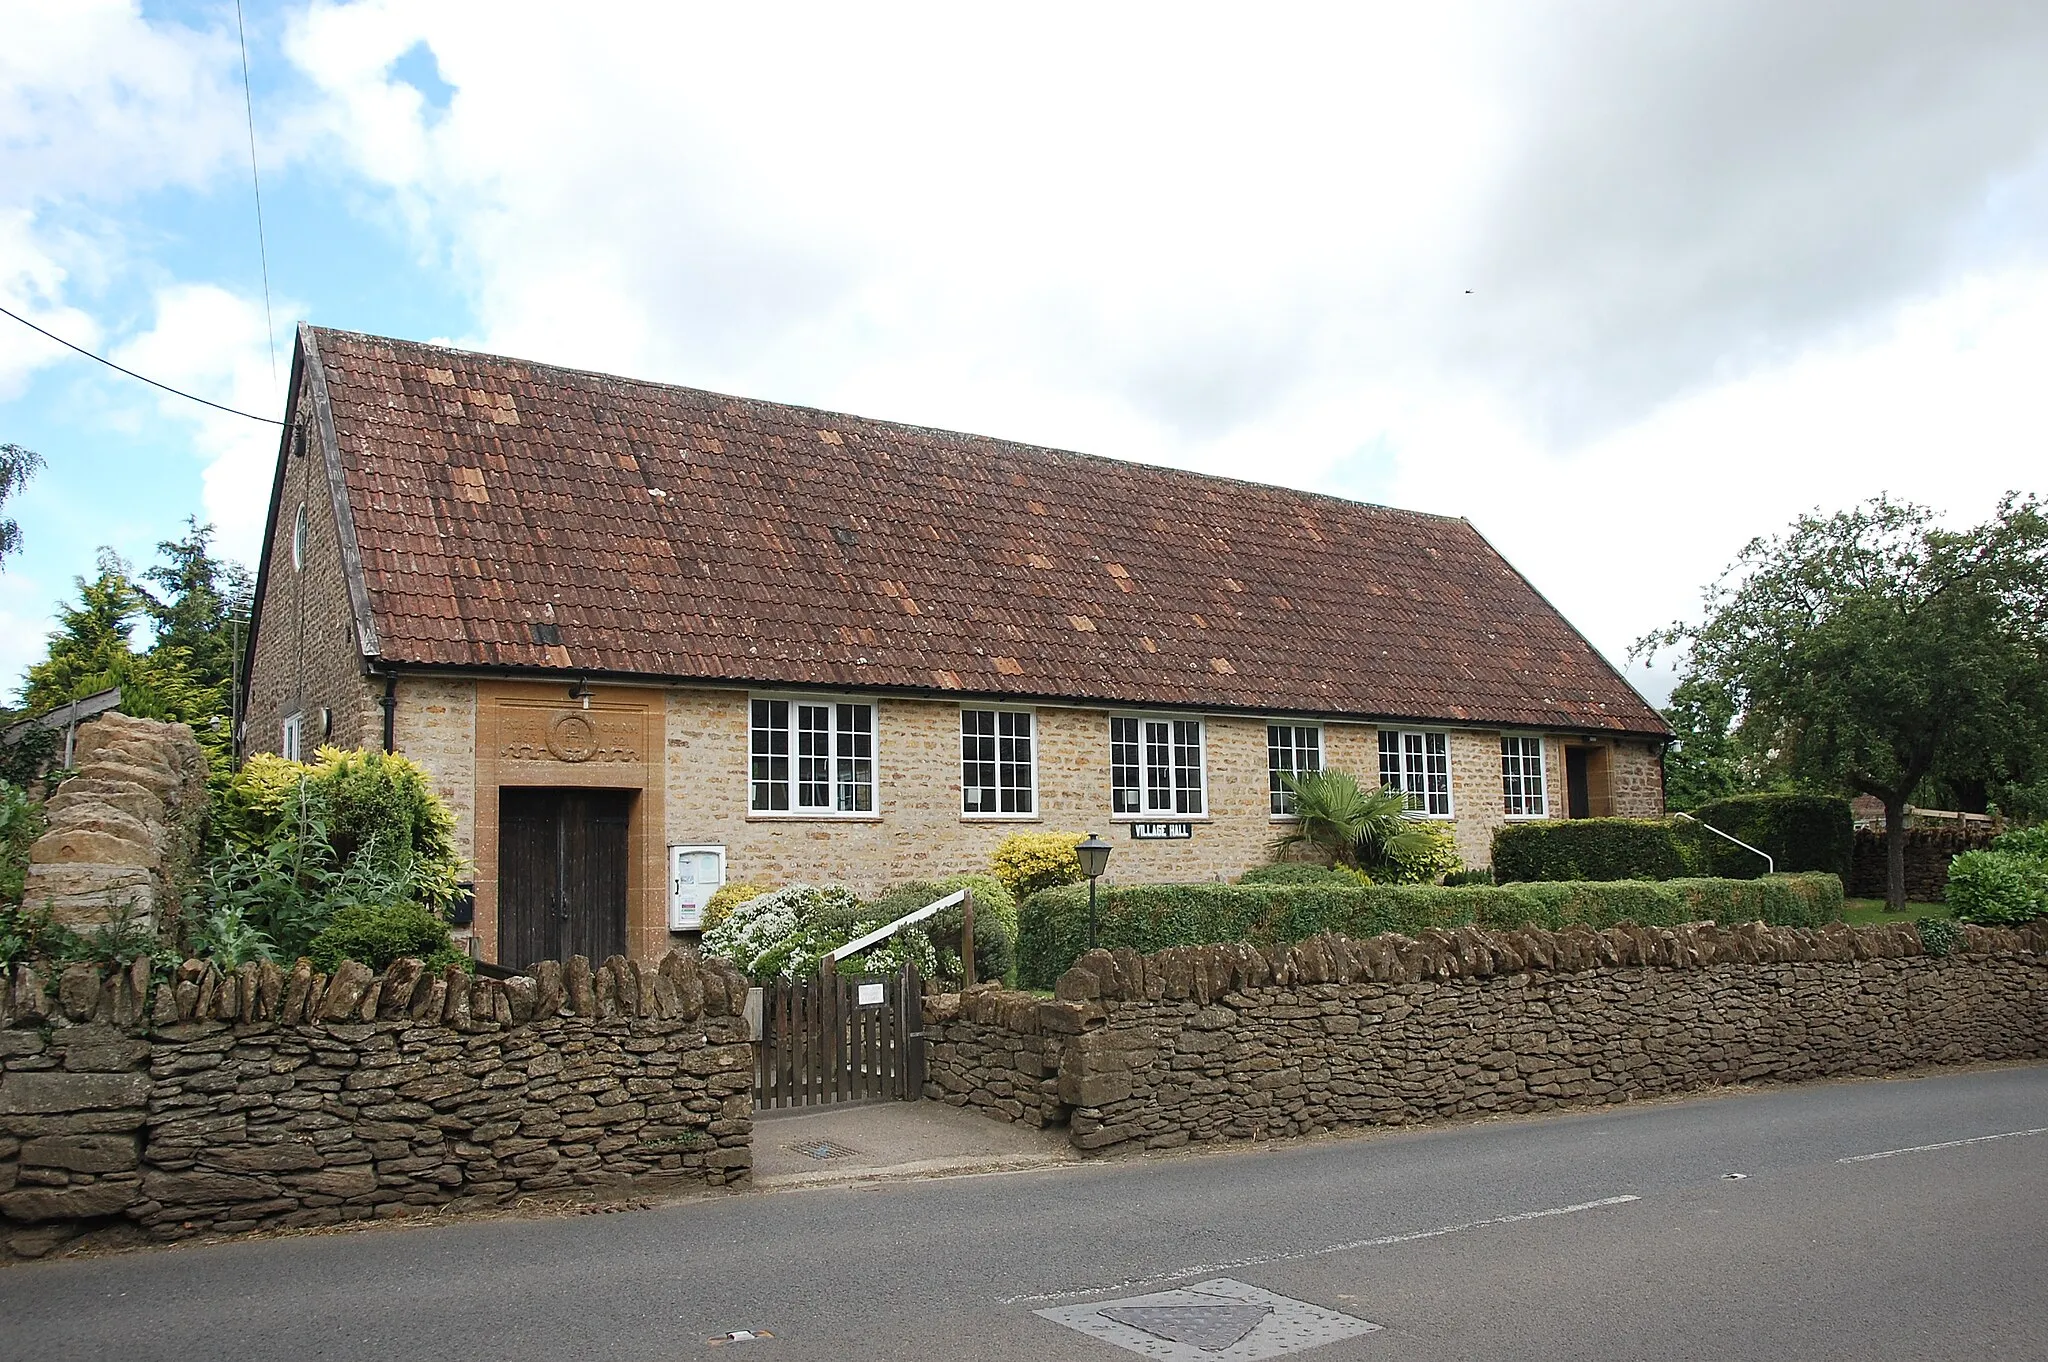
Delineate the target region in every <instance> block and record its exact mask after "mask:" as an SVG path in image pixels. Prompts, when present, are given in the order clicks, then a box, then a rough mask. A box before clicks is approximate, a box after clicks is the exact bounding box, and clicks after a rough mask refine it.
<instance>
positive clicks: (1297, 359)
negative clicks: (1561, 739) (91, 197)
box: [289, 0, 2048, 658]
mask: <svg viewBox="0 0 2048 1362" xmlns="http://www.w3.org/2000/svg"><path fill="white" fill-rule="evenodd" d="M622 38H623V39H625V40H622ZM421 43H424V44H425V45H426V47H427V48H428V49H429V50H431V52H432V54H433V56H434V57H435V59H436V61H437V63H438V67H439V70H440V73H441V75H442V77H443V79H444V80H445V81H446V82H448V84H450V85H452V86H453V87H454V88H455V91H456V93H455V95H454V98H453V100H452V102H451V103H450V104H449V106H448V107H447V108H446V110H445V111H442V110H435V109H432V108H430V107H429V101H428V100H427V99H425V98H424V97H423V96H422V94H421V92H419V91H417V90H415V89H413V88H412V87H411V86H410V85H407V84H405V83H404V82H402V81H400V80H398V79H396V78H395V76H394V75H393V73H392V63H393V62H394V61H395V60H396V59H397V58H399V57H400V55H401V54H403V53H406V52H408V51H409V50H411V49H412V48H414V46H415V45H417V44H421ZM289 50H290V52H291V53H292V55H293V58H294V60H296V61H297V62H298V63H299V64H300V65H301V67H302V68H303V69H304V71H305V72H306V73H307V75H308V77H309V78H310V79H311V80H312V82H313V83H314V84H315V85H316V86H317V87H318V89H319V91H320V92H321V94H322V96H323V97H324V99H325V101H326V102H325V105H324V108H321V107H318V106H317V105H316V108H315V112H314V114H312V115H309V117H313V118H318V119H323V120H324V123H325V126H326V129H327V135H328V136H329V137H330V138H331V139H332V141H333V144H334V145H335V147H336V148H338V150H339V151H340V154H341V156H342V157H343V158H345V159H346V161H347V163H348V164H350V165H352V166H353V167H354V168H355V171H356V173H357V174H358V175H360V176H361V177H363V178H364V179H365V180H367V181H369V182H371V183H374V184H378V185H381V186H383V187H384V188H385V189H386V190H387V191H388V192H389V194H390V195H391V198H392V201H393V202H394V203H395V204H396V205H397V206H398V207H399V209H400V210H401V212H402V213H403V214H404V217H405V220H406V221H407V222H409V223H410V224H411V225H412V229H413V230H414V231H415V232H416V233H417V234H418V238H417V239H418V244H419V246H420V249H421V251H422V252H423V254H424V255H425V256H428V257H431V258H435V259H445V260H446V261H447V262H448V264H449V267H450V268H452V269H453V270H454V271H455V273H456V276H457V278H458V279H460V280H461V281H462V282H463V284H464V287H465V288H466V289H467V291H468V293H469V296H470V298H471V300H472V302H473V305H474V309H475V313H476V318H477V325H476V327H475V329H474V331H473V333H471V334H469V335H467V336H465V337H461V338H458V339H460V340H462V341H465V342H467V343H474V344H480V345H483V346H486V347H489V348H496V349H502V350H506V351H510V352H512V353H518V354H526V355H532V356H536V357H542V358H548V359H553V360H557V361H560V362H566V363H574V364H583V365H588V366H591V367H595V368H604V369H612V370H616V371H621V372H627V373H633V374H638V375H643V376H648V377H657V378H665V379H669V380H673V381H680V382H690V383H696V384H701V385H703V386H709V387H716V388H724V389H728V390H733V391H739V392H744V393H748V394H751V395H757V396H762V397H769V398H778V399H785V400H796V401H808V402H815V403H818V404H821V405H830V406H840V407H846V408H851V409H853V410H858V411H862V412H865V413H868V414H872V415H879V416H893V417H897V418H901V419H909V420H916V421H922V422H927V423H931V424H944V425H953V426H959V427H964V428H968V429H974V430H980V431H986V432H989V433H994V434H1001V435H1007V436H1012V437H1016V438H1024V439H1038V440H1043V441H1046V442H1049V443H1059V444H1066V445H1071V446H1075V447H1080V448H1085V449H1090V450H1093V451H1096V452H1101V453H1111V454H1118V455H1123V456H1126V457H1137V458H1148V459H1155V460H1160V461H1166V462H1172V463H1177V464H1183V465H1188V466H1193V467H1199V468H1203V469H1206V470H1209V471H1215V472H1224V473H1232V474H1237V475H1240V476H1251V477H1257V478H1261V479H1267V480H1278V481H1285V482H1290V483H1296V484H1300V485H1307V486H1316V487H1322V488H1326V489H1329V490H1333V491H1338V492H1342V493H1346V494H1351V495H1359V496H1365V497H1370V498H1379V499H1387V500H1392V501H1395V502H1397V503H1404V504H1412V505H1418V506H1424V507H1428V508H1430V509H1438V510H1445V511H1450V512H1454V513H1459V514H1465V515H1468V516H1469V517H1470V518H1472V519H1473V520H1474V522H1475V523H1477V524H1478V525H1479V526H1480V527H1481V528H1482V529H1483V530H1485V531H1486V532H1487V533H1488V534H1489V536H1490V537H1492V538H1493V539H1494V540H1495V542H1496V543H1498V544H1499V545H1500V546H1501V547H1502V548H1503V550H1504V551H1505V552H1507V553H1508V555H1509V556H1510V557H1511V558H1512V559H1514V560H1515V561H1516V562H1517V563H1518V564H1519V565H1521V566H1522V567H1523V568H1524V569H1525V570H1526V571H1528V572H1529V574H1530V575H1531V576H1532V578H1534V579H1535V580H1536V582H1537V583H1538V584H1539V585H1540V586H1542V587H1543V588H1544V589H1545V590H1546V591H1548V592H1550V593H1551V594H1552V596H1553V597H1554V598H1555V599H1556V600H1557V601H1558V603H1559V604H1560V606H1561V607H1563V608H1564V609H1565V611H1566V613H1567V614H1569V615H1570V616H1572V617H1573V618H1574V619H1575V620H1577V621H1578V622H1580V623H1581V624H1582V625H1583V626H1584V627H1585V628H1586V630H1587V631H1588V633H1589V634H1591V635H1592V636H1593V637H1594V639H1595V640H1596V641H1597V642H1598V643H1600V644H1601V645H1602V646H1603V647H1604V648H1605V649H1606V650H1607V651H1608V652H1609V653H1610V654H1612V655H1615V656H1617V658H1618V656H1619V654H1620V652H1621V651H1622V649H1623V648H1625V646H1626V644H1627V642H1628V641H1629V640H1630V639H1631V638H1633V637H1634V636H1636V635H1637V634H1639V633H1641V632H1643V631H1644V630H1646V629H1648V628H1650V627H1652V626H1654V625H1657V624H1659V623H1662V622H1664V621H1665V620H1667V619H1669V618H1671V617H1672V616H1673V615H1675V614H1679V613H1682V612H1684V611H1685V610H1687V609H1688V608H1689V607H1690V606H1691V604H1692V603H1693V601H1694V600H1695V598H1696V593H1697V590H1698V587H1699V586H1700V585H1701V584H1702V583H1703V582H1704V581H1705V580H1707V579H1708V578H1709V577H1711V576H1712V575H1713V573H1714V572H1716V571H1717V570H1718V569H1719V568H1720V567H1721V566H1722V565H1723V564H1724V563H1725V562H1726V561H1727V560H1728V558H1729V557H1730V556H1731V555H1732V553H1733V552H1734V551H1735V549H1736V548H1738V547H1739V546H1740V544H1741V543H1742V542H1743V541H1744V540H1746V539H1747V538H1749V537H1750V536H1751V535H1753V534H1757V533H1766V532H1770V531H1772V530H1774V529H1776V528H1778V527H1780V526H1782V525H1783V524H1784V523H1785V521H1786V520H1787V519H1788V518H1789V517H1790V516H1791V515H1792V514H1794V513H1796V512H1797V511H1798V510H1800V509H1803V508H1806V507H1809V506H1813V505H1824V506H1831V507H1832V506H1840V505H1843V504H1845V503H1847V502H1849V501H1852V500H1856V499H1859V498H1861V497H1863V496H1865V495H1868V494H1870V493H1872V492H1875V491H1877V490H1879V489H1889V490H1892V491H1894V492H1895V493H1899V494H1902V495H1908V496H1914V497H1917V498H1919V499H1922V500H1926V501H1929V502H1932V503H1934V504H1936V505H1940V506H1944V507H1947V508H1950V509H1951V510H1952V511H1954V513H1955V514H1957V515H1959V516H1965V517H1974V516H1977V515H1981V514H1982V513H1983V512H1984V510H1985V509H1986V508H1987V507H1988V505H1989V501H1990V498H1991V497H1992V496H1994V495H1995V494H1996V492H1997V491H1998V490H2002V489H2003V488H2004V487H2005V486H2007V485H2012V484H2022V483H2026V482H2028V481H2033V482H2035V483H2038V481H2039V475H2038V473H2037V472H2036V471H2034V470H2035V469H2036V468H2037V466H2038V462H2039V455H2040V450H2041V437H2042V435H2043V433H2044V432H2043V423H2042V417H2041V413H2040V411H2039V410H2038V408H2037V406H2036V405H2035V403H2034V402H2033V401H2032V400H2031V399H2030V398H2029V397H2028V396H2027V395H2026V394H2027V393H2028V392H2029V390H2030V389H2031V388H2032V387H2035V386H2038V384H2037V382H2035V381H2034V375H2033V373H2032V369H2031V367H2030V358H2029V357H2030V356H2038V354H2040V353H2042V348H2041V341H2042V340H2043V339H2044V338H2048V337H2044V332H2048V320H2044V319H2048V291H2044V288H2043V286H2042V282H2041V281H2042V275H2041V273H2040V271H2041V258H2040V254H2039V252H2040V243H2041V241H2042V240H2043V239H2044V236H2043V233H2042V231H2041V228H2042V226H2043V223H2044V219H2043V213H2044V208H2048V105H2044V104H2043V102H2042V101H2041V100H2040V99H2039V94H2038V92H2039V91H2040V90H2041V89H2042V88H2048V11H2042V10H2041V9H2039V8H2038V7H2026V6H1993V5H1984V6H1962V7H1958V6H1954V5H1932V4H1920V3H1890V4H1873V3H1868V2H1867V0H1854V3H1849V2H1848V0H1843V2H1842V3H1833V4H1820V3H1816V4H1810V5H1805V6H1801V7H1798V8H1797V9H1787V8H1786V7H1784V6H1782V5H1778V4H1770V3H1761V2H1756V3H1730V4H1721V5H1715V6H1710V7H1704V8H1696V9H1691V10H1671V9H1659V10H1656V11H1654V12H1646V11H1643V10H1642V9H1641V8H1640V7H1638V6H1634V5H1629V4H1607V5H1599V4H1595V5H1582V6H1573V7H1568V8H1561V9H1560V8H1547V9H1543V10H1540V11H1532V10H1513V11H1503V10H1501V9H1499V8H1497V7H1487V8H1453V7H1426V8H1420V9H1418V8H1417V7H1414V6H1382V7H1374V8H1358V7H1347V8H1345V9H1342V10H1334V11H1326V12H1322V13H1316V12H1310V11H1281V12H1274V11H1270V10H1268V11H1262V12H1259V13H1258V15H1257V17H1256V18H1253V17H1251V12H1249V11H1245V10H1242V9H1220V8H1219V9H1205V8H1198V7H1188V6H1177V7H1173V8H1172V9H1170V10H1166V9H1161V10H1117V11H1108V12H1105V11H1104V10H1102V9H1101V7H1072V8H1062V7H1040V8H1036V9H1034V10H1033V11H1031V13H1030V15H1029V17H1028V19H1020V18H1018V17H1017V16H1016V15H1014V14H1012V13H1010V12H1004V11H991V10H981V11H974V10H961V9H960V8H958V7H948V8H932V9H919V10H896V11H892V12H889V13H877V12H876V11H874V10H872V9H861V10H848V9H846V8H844V7H836V8H831V7H827V8H817V9H808V10H807V9H792V8H788V7H777V8H775V9H772V10H770V9H765V8H760V7H752V8H750V7H733V6H725V7H717V8H710V7H706V8H704V9H702V10H693V9H685V8H681V7H675V6H670V5H658V6H647V7H642V8H640V9H637V10H612V11H608V12H607V16H606V20H605V21H604V22H602V23H599V22H592V21H591V20H590V18H589V17H588V16H587V15H584V14H581V13H575V14H571V13H569V12H566V11H563V10H561V9H560V8H559V7H554V6H538V5H535V6H508V5H504V4H490V5H481V4H464V3H454V2H453V0H450V3H442V4H435V5H427V6H423V5H416V4H406V5H399V4H397V3H385V2H381V0H372V2H371V3H364V4H356V5H349V6H335V5H326V4H319V5H315V6H314V7H313V8H312V9H311V10H310V11H309V12H308V13H307V15H306V17H305V18H304V20H303V21H302V22H301V23H299V24H298V25H297V26H296V27H295V28H294V30H293V33H292V37H291V39H290V41H289ZM1468 290H1470V291H1469V292H1468Z"/></svg>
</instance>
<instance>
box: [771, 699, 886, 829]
mask: <svg viewBox="0 0 2048 1362" xmlns="http://www.w3.org/2000/svg"><path fill="white" fill-rule="evenodd" d="M748 708H749V711H750V713H749V724H748V729H749V731H748V735H747V757H748V766H747V785H748V790H749V794H748V798H747V809H748V811H749V812H751V813H787V814H812V815H817V814H826V815H830V814H872V813H873V812H874V811H875V707H874V705H873V704H871V703H869V702H867V701H863V700H823V699H821V700H782V699H774V698H769V697H761V698H756V699H755V700H754V701H753V702H752V703H751V704H750V705H749V707H748Z"/></svg>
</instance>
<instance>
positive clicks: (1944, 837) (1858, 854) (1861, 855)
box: [1849, 828, 1998, 903]
mask: <svg viewBox="0 0 2048 1362" xmlns="http://www.w3.org/2000/svg"><path fill="white" fill-rule="evenodd" d="M1997 836H1998V834H1997V833H1996V832H1993V831H1992V830H1991V829H1989V828H1907V829H1906V901H1907V902H1909V903H1945V902H1947V900H1948V863H1949V862H1950V861H1951V860H1953V859H1954V858H1955V857H1957V856H1959V855H1961V854H1962V853H1963V852H1965V851H1982V850H1983V849H1984V848H1985V847H1988V846H1990V845H1991V843H1992V842H1993V840H1995V839H1996V838H1997ZM1849 867H1850V868H1849V897H1851V898H1858V899H1881V898H1883V897H1884V891H1885V885H1886V882H1887V880H1888V878H1889V876H1890V869H1889V867H1888V865H1887V864H1886V861H1885V834H1884V829H1882V828H1858V829H1856V845H1855V848H1854V850H1853V851H1852V852H1851V853H1850V862H1849Z"/></svg>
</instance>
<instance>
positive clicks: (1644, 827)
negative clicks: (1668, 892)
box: [1493, 818, 1755, 884]
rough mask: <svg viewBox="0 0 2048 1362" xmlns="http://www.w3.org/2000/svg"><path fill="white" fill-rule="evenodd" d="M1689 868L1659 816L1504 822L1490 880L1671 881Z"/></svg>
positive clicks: (1495, 841) (1682, 849) (1495, 842)
mask: <svg viewBox="0 0 2048 1362" xmlns="http://www.w3.org/2000/svg"><path fill="white" fill-rule="evenodd" d="M1751 859H1752V860H1754V859H1755V858H1754V857H1752V858H1751ZM1694 869H1695V867H1694V865H1692V864H1691V863H1689V862H1688V861H1687V859H1686V855H1685V847H1684V844H1683V843H1682V842H1681V840H1680V839H1679V838H1678V837H1677V836H1676V835H1674V834H1673V832H1672V825H1671V824H1670V823H1669V822H1667V821H1665V820H1663V819H1661V818H1573V819H1550V820H1545V821H1543V822H1535V823H1509V824H1507V825H1506V826H1504V827H1502V828H1500V829H1499V830H1497V831H1496V832H1495V833H1494V834H1493V878H1494V879H1495V880H1496V881H1498V882H1500V883H1501V884H1509V883H1513V882H1517V881H1533V880H1675V879H1677V878H1678V877H1679V876H1681V875H1685V874H1689V873H1692V872H1693V870H1694Z"/></svg>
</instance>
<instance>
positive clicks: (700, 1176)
mask: <svg viewBox="0 0 2048 1362" xmlns="http://www.w3.org/2000/svg"><path fill="white" fill-rule="evenodd" d="M0 985H4V987H0V1243H4V1245H5V1247H6V1248H7V1250H8V1251H9V1252H11V1253H12V1254H13V1255H15V1256H21V1257H35V1256H40V1255H41V1254H43V1253H47V1252H48V1251H50V1249H52V1248H53V1247H56V1246H58V1245H61V1244H63V1243H65V1242H66V1241H68V1240H70V1239H72V1238H74V1237H76V1236H77V1235H79V1234H80V1233H83V1232H86V1231H105V1232H108V1233H118V1232H120V1231H122V1230H123V1229H125V1230H126V1232H127V1233H130V1234H139V1235H146V1236H148V1237H153V1238H157V1239H175V1238H181V1237H184V1236H187V1235H192V1234H197V1233H234V1232H238V1231H243V1230H249V1229H255V1228H259V1227H291V1226H300V1225H318V1224H327V1223H334V1222H338V1221H342V1220H354V1219H366V1218H370V1217H373V1216H374V1217H388V1216H395V1215H405V1214H410V1213H414V1212H417V1211H420V1210H424V1209H430V1208H435V1207H448V1206H454V1207H466V1206H486V1205H500V1204H504V1203H505V1202H508V1201H510V1200H513V1199H516V1198H519V1197H524V1196H530V1195H564V1194H584V1195H623V1194H627V1193H630V1192H646V1191H653V1190H664V1189H670V1188H675V1187H678V1186H690V1185H697V1186H712V1187H716V1186H727V1185H732V1184H735V1183H742V1182H744V1181H745V1180H746V1179H747V1178H748V1177H749V1175H750V1173H751V1169H752V1164H753V1150H752V1140H753V1133H752V1132H753V1120H752V1118H753V1076H754V1051H753V1045H752V1043H751V1038H750V1030H749V1026H748V1023H747V1021H746V1019H745V1017H744V1016H743V1009H744V1006H745V1001H746V996H747V981H746V979H745V978H744V977H743V976H741V975H739V974H738V973H737V972H735V971H733V970H732V969H731V968H730V967H728V966H725V965H723V964H721V963H719V962H716V961H708V960H699V959H696V958H694V957H688V956H684V955H681V954H675V953H672V954H670V955H669V956H668V957H667V958H665V959H663V960H662V961H660V962H659V963H658V964H656V963H639V962H633V961H628V960H626V959H624V958H622V957H617V956H615V957H613V958H611V959H610V960H607V961H605V962H604V963H602V964H601V965H599V966H598V967H597V968H595V969H592V968H591V966H590V963H589V961H587V960H585V959H583V958H582V957H580V956H579V957H575V958H573V959H571V960H570V961H569V962H568V963H567V964H566V965H560V964H555V963H552V962H549V963H544V964H541V965H539V966H536V967H535V969H534V970H533V972H532V973H531V974H530V975H523V976H518V977H514V978H510V979H503V980H499V979H472V978H471V977H470V976H469V975H467V974H466V973H464V972H463V971H462V970H461V969H460V968H459V967H457V968H451V969H449V970H447V971H445V972H439V973H436V972H430V971H428V970H426V969H425V968H424V967H423V966H422V965H421V963H420V962H419V961H417V960H400V961H397V962H395V963H394V964H393V965H392V966H391V967H390V968H389V969H387V970H386V971H384V972H383V973H382V974H381V975H380V974H376V973H374V972H372V971H371V970H369V969H367V968H365V967H364V966H362V965H359V964H357V963H355V962H354V961H343V962H342V963H341V965H340V966H339V967H338V968H337V969H336V970H335V972H334V974H333V975H332V976H331V977H330V976H327V975H322V974H319V973H317V972H315V971H314V970H313V969H312V967H311V965H310V964H309V963H308V962H306V961H303V960H301V961H300V962H299V963H298V965H297V966H296V967H295V968H293V969H291V970H288V971H287V970H280V969H278V968H277V967H276V966H274V965H268V964H261V965H247V966H244V967H242V968H241V969H239V970H236V971H233V972H224V971H222V970H220V969H218V968H215V967H214V966H212V965H210V964H207V963H205V962H201V961H196V960H193V961H187V962H186V963H185V964H184V965H182V966H180V967H179V968H178V969H177V971H176V972H175V974H174V976H173V978H172V979H171V980H169V981H168V982H156V983H155V984H154V986H152V980H151V977H150V973H149V962H148V961H147V960H138V961H137V962H136V964H135V965H134V966H133V967H132V968H130V969H127V970H122V971H115V972H105V971H102V970H100V969H99V968H97V967H94V966H91V965H72V966H69V967H67V968H65V969H64V970H63V971H62V972H60V973H59V974H58V975H57V976H56V978H55V979H54V980H46V979H44V978H43V977H41V976H40V975H39V974H38V973H37V971H35V970H34V969H32V968H29V967H27V966H20V967H17V968H16V969H15V970H14V972H13V974H12V976H11V977H6V978H4V979H0Z"/></svg>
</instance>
